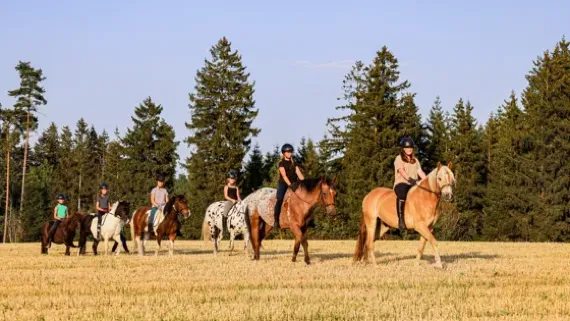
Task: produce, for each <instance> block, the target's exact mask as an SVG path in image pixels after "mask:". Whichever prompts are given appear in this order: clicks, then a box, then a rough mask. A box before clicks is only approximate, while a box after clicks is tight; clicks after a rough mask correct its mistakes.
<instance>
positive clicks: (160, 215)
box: [147, 209, 164, 234]
mask: <svg viewBox="0 0 570 321" xmlns="http://www.w3.org/2000/svg"><path fill="white" fill-rule="evenodd" d="M150 211H151V210H149V212H148V218H147V220H148V221H147V223H148V227H147V228H148V232H149V233H150V234H154V233H155V230H156V229H158V225H160V223H162V221H164V212H163V211H162V210H161V209H157V210H156V213H154V218H153V221H152V222H151V221H150Z"/></svg>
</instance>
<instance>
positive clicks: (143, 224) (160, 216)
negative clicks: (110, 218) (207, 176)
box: [130, 195, 191, 256]
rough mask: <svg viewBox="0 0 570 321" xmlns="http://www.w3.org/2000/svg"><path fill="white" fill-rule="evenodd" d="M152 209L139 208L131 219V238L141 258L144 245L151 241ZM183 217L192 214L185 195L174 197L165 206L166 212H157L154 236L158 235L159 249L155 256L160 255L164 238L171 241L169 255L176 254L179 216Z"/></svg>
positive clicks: (179, 225)
mask: <svg viewBox="0 0 570 321" xmlns="http://www.w3.org/2000/svg"><path fill="white" fill-rule="evenodd" d="M150 210H151V207H149V206H145V207H141V208H138V209H137V210H136V211H135V212H134V213H133V218H132V219H131V223H130V224H131V238H132V239H133V241H134V242H135V246H136V247H137V250H138V254H139V255H140V256H143V255H144V245H145V241H146V240H148V239H149V236H150V234H149V231H148V217H149V215H150ZM179 215H182V217H183V218H184V219H186V218H188V217H190V215H191V213H190V210H189V209H188V204H187V201H186V198H185V197H184V195H173V196H172V198H171V199H170V200H169V201H168V203H166V205H165V206H164V211H163V212H160V211H157V212H156V215H155V223H154V224H153V227H154V231H153V232H154V234H155V235H156V241H157V243H158V249H157V250H156V252H155V255H158V252H159V251H160V243H161V241H162V238H163V237H165V236H168V239H169V240H170V247H169V251H168V252H169V254H170V256H172V255H173V254H174V241H175V240H176V237H177V236H178V235H179V233H180V227H181V226H182V224H181V223H180V221H179V219H178V216H179Z"/></svg>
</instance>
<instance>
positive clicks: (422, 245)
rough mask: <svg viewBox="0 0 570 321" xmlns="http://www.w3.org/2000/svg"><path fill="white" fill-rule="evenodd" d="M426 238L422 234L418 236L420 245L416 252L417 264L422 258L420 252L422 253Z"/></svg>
mask: <svg viewBox="0 0 570 321" xmlns="http://www.w3.org/2000/svg"><path fill="white" fill-rule="evenodd" d="M426 242H427V240H426V238H425V237H423V236H420V246H419V248H418V254H417V255H416V261H417V263H418V265H419V264H420V261H421V259H422V254H423V253H424V249H425V247H426Z"/></svg>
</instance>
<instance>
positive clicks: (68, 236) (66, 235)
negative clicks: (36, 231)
mask: <svg viewBox="0 0 570 321" xmlns="http://www.w3.org/2000/svg"><path fill="white" fill-rule="evenodd" d="M82 217H83V215H82V214H80V213H74V214H72V215H70V216H69V217H67V218H66V219H65V221H63V223H61V224H60V225H59V226H58V227H57V230H55V234H54V235H53V240H52V243H55V244H65V255H70V251H69V248H71V247H73V248H75V247H77V246H75V245H73V238H75V231H76V230H77V229H78V228H79V225H80V221H81V218H82ZM53 224H54V222H53V221H51V220H50V221H49V222H45V223H44V224H42V240H41V244H42V254H48V237H49V230H50V229H51V227H52V225H53Z"/></svg>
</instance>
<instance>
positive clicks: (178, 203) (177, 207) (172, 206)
mask: <svg viewBox="0 0 570 321" xmlns="http://www.w3.org/2000/svg"><path fill="white" fill-rule="evenodd" d="M172 210H174V212H175V213H176V214H182V218H184V219H187V218H189V217H190V215H192V213H191V212H190V209H189V208H188V202H187V201H186V197H184V195H176V194H175V195H173V196H172V199H170V201H169V202H168V203H167V204H166V205H165V207H164V212H165V213H168V214H170V212H171V211H172Z"/></svg>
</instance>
